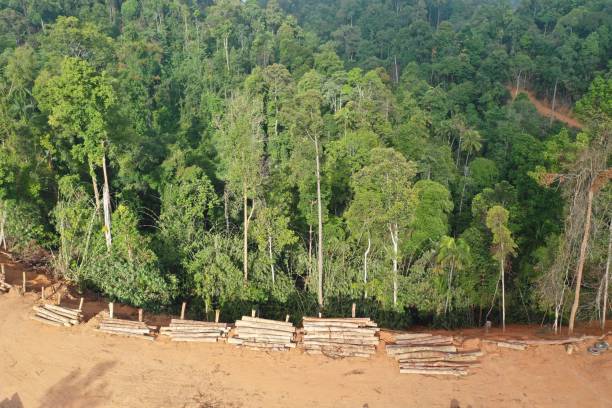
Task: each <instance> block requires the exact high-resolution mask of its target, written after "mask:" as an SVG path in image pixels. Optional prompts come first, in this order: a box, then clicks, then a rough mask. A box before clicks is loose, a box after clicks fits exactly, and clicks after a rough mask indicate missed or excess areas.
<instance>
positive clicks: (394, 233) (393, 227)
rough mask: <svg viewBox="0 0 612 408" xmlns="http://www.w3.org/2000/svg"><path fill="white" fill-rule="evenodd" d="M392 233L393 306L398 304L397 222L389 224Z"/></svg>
mask: <svg viewBox="0 0 612 408" xmlns="http://www.w3.org/2000/svg"><path fill="white" fill-rule="evenodd" d="M389 232H390V233H391V243H392V244H393V306H397V253H398V242H397V241H398V235H397V224H392V225H390V226H389Z"/></svg>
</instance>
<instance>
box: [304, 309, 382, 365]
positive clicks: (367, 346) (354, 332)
mask: <svg viewBox="0 0 612 408" xmlns="http://www.w3.org/2000/svg"><path fill="white" fill-rule="evenodd" d="M303 326H304V338H303V344H304V349H305V350H306V353H308V354H323V355H326V356H328V357H333V358H340V357H365V358H367V357H370V356H371V355H372V354H374V353H376V346H377V345H378V337H377V336H376V333H377V332H378V331H379V330H380V329H379V328H378V327H377V325H376V323H375V322H373V321H372V320H370V319H369V318H346V319H343V318H337V319H322V318H314V317H305V318H304V320H303Z"/></svg>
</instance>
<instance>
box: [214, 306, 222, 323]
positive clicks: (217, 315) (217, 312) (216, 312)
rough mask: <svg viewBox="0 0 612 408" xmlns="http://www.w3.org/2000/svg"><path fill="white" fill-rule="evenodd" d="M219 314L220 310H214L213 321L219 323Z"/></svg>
mask: <svg viewBox="0 0 612 408" xmlns="http://www.w3.org/2000/svg"><path fill="white" fill-rule="evenodd" d="M220 314H221V310H219V309H216V310H215V323H219V315H220Z"/></svg>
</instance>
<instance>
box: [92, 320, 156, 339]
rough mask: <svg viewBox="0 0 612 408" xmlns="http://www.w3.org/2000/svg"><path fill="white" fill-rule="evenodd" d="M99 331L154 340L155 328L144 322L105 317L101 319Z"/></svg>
mask: <svg viewBox="0 0 612 408" xmlns="http://www.w3.org/2000/svg"><path fill="white" fill-rule="evenodd" d="M97 330H98V331H100V332H104V333H110V334H118V335H120V336H127V337H136V338H140V339H144V340H154V339H155V337H154V336H153V330H154V329H152V328H151V327H149V326H147V325H146V324H145V323H144V322H136V321H133V320H123V319H110V318H104V319H102V321H100V325H99V326H98V329H97Z"/></svg>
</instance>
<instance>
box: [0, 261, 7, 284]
mask: <svg viewBox="0 0 612 408" xmlns="http://www.w3.org/2000/svg"><path fill="white" fill-rule="evenodd" d="M0 270H1V271H2V273H1V274H0V281H1V282H4V281H5V280H6V273H5V272H4V264H0Z"/></svg>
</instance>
